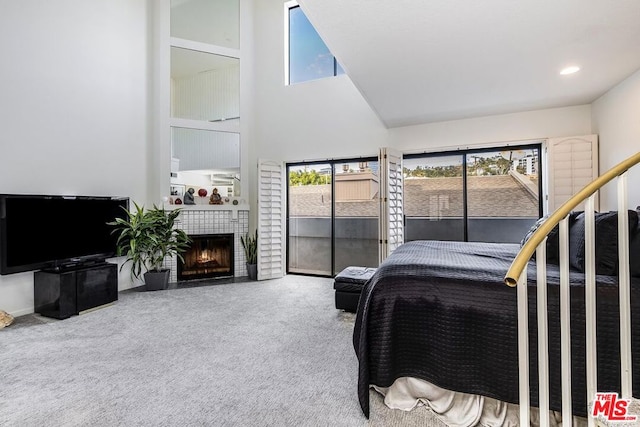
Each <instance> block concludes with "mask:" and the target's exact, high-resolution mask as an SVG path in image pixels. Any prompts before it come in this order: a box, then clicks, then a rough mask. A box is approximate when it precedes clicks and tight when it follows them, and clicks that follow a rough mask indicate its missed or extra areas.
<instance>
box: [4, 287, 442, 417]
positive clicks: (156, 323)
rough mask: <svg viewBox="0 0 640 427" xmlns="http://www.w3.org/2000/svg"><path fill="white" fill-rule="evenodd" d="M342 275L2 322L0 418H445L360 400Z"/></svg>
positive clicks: (160, 295)
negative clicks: (339, 290)
mask: <svg viewBox="0 0 640 427" xmlns="http://www.w3.org/2000/svg"><path fill="white" fill-rule="evenodd" d="M332 283H333V282H332V280H331V279H324V278H311V277H303V276H292V275H290V276H287V277H285V278H283V279H279V280H271V281H264V282H246V283H227V284H214V285H210V286H202V287H188V288H177V289H171V290H166V291H157V292H123V293H121V294H120V297H119V300H118V301H117V302H116V303H115V304H114V305H112V306H108V307H105V308H101V309H98V310H96V311H93V312H89V313H86V314H83V315H80V316H74V317H72V318H70V319H66V320H62V321H57V320H51V319H46V318H42V317H40V316H37V315H30V316H23V317H19V318H18V319H16V323H15V324H14V325H12V326H10V327H8V328H5V329H3V330H0V425H1V426H21V427H22V426H88V425H91V426H119V425H121V426H367V425H370V426H443V425H444V424H442V423H441V422H440V421H439V420H438V419H437V418H435V416H434V415H433V413H432V412H430V411H429V410H428V409H427V408H424V407H422V408H418V409H416V410H414V411H412V412H402V411H397V410H391V409H388V408H387V407H386V406H384V404H383V402H382V398H381V397H380V396H379V395H378V394H377V393H375V392H373V391H372V392H371V404H372V414H371V419H370V420H367V419H366V418H365V417H364V416H363V415H362V412H361V411H360V407H359V405H358V399H357V361H356V357H355V354H354V351H353V347H352V344H351V336H352V332H353V325H354V320H355V319H354V316H353V315H352V314H349V313H344V312H341V311H339V310H336V309H335V308H334V305H333V289H332Z"/></svg>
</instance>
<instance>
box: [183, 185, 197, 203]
mask: <svg viewBox="0 0 640 427" xmlns="http://www.w3.org/2000/svg"><path fill="white" fill-rule="evenodd" d="M195 192H196V190H194V189H193V188H189V189H188V190H187V192H186V193H184V204H185V205H195V204H196V201H195V200H194V198H193V193H195Z"/></svg>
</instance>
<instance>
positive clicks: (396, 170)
mask: <svg viewBox="0 0 640 427" xmlns="http://www.w3.org/2000/svg"><path fill="white" fill-rule="evenodd" d="M379 164H380V193H379V194H380V221H379V235H380V249H379V251H378V253H379V258H380V262H382V261H384V260H385V258H386V257H387V256H389V254H391V252H393V251H394V250H395V249H396V248H397V247H398V246H400V245H401V244H403V243H404V211H403V201H404V198H403V194H404V179H403V176H402V153H401V152H399V151H396V150H393V149H390V148H381V149H380V154H379Z"/></svg>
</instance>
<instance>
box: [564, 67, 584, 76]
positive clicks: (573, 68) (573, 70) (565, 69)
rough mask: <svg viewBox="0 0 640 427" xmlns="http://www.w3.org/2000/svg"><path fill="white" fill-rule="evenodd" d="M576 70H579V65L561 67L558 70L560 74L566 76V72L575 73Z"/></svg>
mask: <svg viewBox="0 0 640 427" xmlns="http://www.w3.org/2000/svg"><path fill="white" fill-rule="evenodd" d="M578 71H580V67H577V66H575V65H573V66H571V67H567V68H563V69H562V71H560V74H562V75H563V76H566V75H567V74H573V73H577V72H578Z"/></svg>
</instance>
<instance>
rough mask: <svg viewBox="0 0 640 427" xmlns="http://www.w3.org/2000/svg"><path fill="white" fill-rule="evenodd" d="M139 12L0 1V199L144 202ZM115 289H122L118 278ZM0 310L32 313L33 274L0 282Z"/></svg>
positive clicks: (74, 0)
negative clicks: (63, 196)
mask: <svg viewBox="0 0 640 427" xmlns="http://www.w3.org/2000/svg"><path fill="white" fill-rule="evenodd" d="M148 8H149V3H148V1H147V0H110V1H103V0H57V1H55V2H52V1H49V0H6V1H3V2H2V12H1V13H0V52H2V66H1V67H0V81H1V82H2V86H3V88H2V96H0V120H1V121H2V130H1V131H0V193H36V194H85V195H120V196H129V197H131V198H132V199H134V200H136V201H139V202H143V203H144V202H146V201H147V199H148V194H149V191H148V179H147V172H148V151H147V146H148V142H149V138H148V126H149V122H148V120H149V115H148V103H149V100H148V94H149V85H150V82H149V80H148V74H149V73H148V71H149V70H148V67H147V63H148V56H149V49H148V43H149V34H148V32H149V27H148V24H147V13H148ZM47 243H49V244H52V243H55V242H47ZM120 282H121V288H123V287H127V286H131V282H130V280H129V279H128V276H127V275H126V274H123V275H121V281H120ZM0 309H2V310H6V311H8V312H11V313H13V314H16V315H19V314H24V313H28V312H31V311H33V273H21V274H14V275H8V276H1V277H0Z"/></svg>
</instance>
